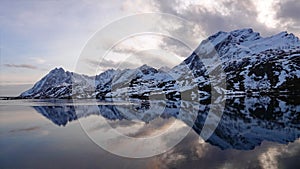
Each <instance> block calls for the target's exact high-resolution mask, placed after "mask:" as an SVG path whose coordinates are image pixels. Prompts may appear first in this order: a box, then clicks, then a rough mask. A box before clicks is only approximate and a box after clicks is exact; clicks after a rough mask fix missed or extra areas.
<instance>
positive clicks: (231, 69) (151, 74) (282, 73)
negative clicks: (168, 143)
mask: <svg viewBox="0 0 300 169" xmlns="http://www.w3.org/2000/svg"><path fill="white" fill-rule="evenodd" d="M218 69H220V70H221V69H222V70H223V71H224V72H225V76H226V77H222V76H221V75H219V74H218V73H216V72H218ZM211 72H215V73H211ZM224 78H225V79H224ZM222 80H226V89H225V87H224V88H222V87H221V88H220V87H219V88H218V87H216V86H218V84H220V83H221V81H222ZM211 83H214V84H215V85H211ZM212 87H213V89H215V90H216V91H217V92H219V93H224V92H225V93H227V94H237V93H238V94H241V93H244V94H245V93H248V94H254V93H272V94H274V93H289V94H294V93H298V94H299V92H300V41H299V38H298V37H296V36H294V35H293V34H289V33H287V32H281V33H279V34H276V35H273V36H270V37H261V36H260V34H259V33H257V32H254V31H253V30H252V29H239V30H234V31H231V32H222V31H221V32H218V33H216V34H214V35H212V36H210V37H209V38H207V39H206V40H204V41H202V42H201V43H200V45H199V46H198V47H197V48H196V49H195V51H194V52H193V53H192V54H191V55H190V56H189V57H188V58H186V59H185V60H184V61H183V62H182V63H180V64H179V65H177V66H175V67H173V68H172V69H166V68H163V69H158V70H157V69H155V68H153V67H150V66H147V65H143V66H141V67H138V68H136V69H124V70H119V69H118V70H113V69H109V70H107V71H104V72H103V73H101V74H99V75H96V76H93V77H89V76H85V75H79V74H76V73H72V72H68V71H65V70H63V69H62V68H59V69H57V68H56V69H54V70H52V71H50V73H49V74H47V75H46V76H45V77H44V78H42V79H41V80H40V81H38V82H37V83H36V84H35V85H34V86H33V87H32V88H31V89H29V90H28V91H25V92H24V93H22V94H21V95H20V97H21V98H71V97H72V98H95V97H96V98H100V99H104V98H107V97H133V98H148V97H149V96H151V97H155V98H160V99H162V98H167V99H173V100H174V99H175V100H176V99H177V100H178V99H180V98H181V97H186V98H192V97H191V96H192V95H195V92H198V94H200V96H201V98H203V97H204V98H205V97H208V96H209V95H210V92H211V90H212ZM192 99H193V98H192Z"/></svg>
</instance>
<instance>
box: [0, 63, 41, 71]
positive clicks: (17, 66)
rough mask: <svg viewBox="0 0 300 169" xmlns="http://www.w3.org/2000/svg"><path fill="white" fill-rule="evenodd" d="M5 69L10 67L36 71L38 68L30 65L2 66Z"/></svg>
mask: <svg viewBox="0 0 300 169" xmlns="http://www.w3.org/2000/svg"><path fill="white" fill-rule="evenodd" d="M4 66H6V67H12V68H24V69H34V70H36V69H38V67H36V66H34V65H30V64H4Z"/></svg>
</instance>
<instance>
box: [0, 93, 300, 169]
mask: <svg viewBox="0 0 300 169" xmlns="http://www.w3.org/2000/svg"><path fill="white" fill-rule="evenodd" d="M89 103H90V102H89V101H83V102H81V103H72V102H65V101H55V102H54V101H53V100H52V101H49V100H38V101H21V100H17V101H4V100H2V101H1V102H0V137H1V138H0V148H1V151H0V168H51V169H53V168H105V169H109V168H112V169H116V168H128V169H132V168H151V169H152V168H291V169H294V168H297V167H298V166H299V162H298V161H299V159H300V140H299V137H300V114H299V112H300V103H299V97H296V96H280V97H279V96H276V97H269V96H260V97H234V98H230V99H228V100H227V101H226V107H225V110H224V113H223V114H222V116H221V121H220V123H218V125H217V128H216V130H215V132H214V133H213V134H212V135H211V136H210V138H209V139H208V140H206V141H204V140H203V139H201V136H199V134H200V132H201V129H202V127H203V124H204V121H205V119H206V118H207V112H208V110H209V109H210V108H211V105H210V104H208V103H202V104H201V106H200V107H198V108H197V113H196V114H192V113H189V109H185V110H186V112H185V111H183V112H182V111H180V107H181V106H182V105H184V106H185V107H192V106H191V105H193V103H189V102H187V103H184V104H180V103H177V102H172V101H170V102H168V103H167V104H166V105H163V104H162V107H163V109H162V111H161V112H159V113H155V112H153V111H148V110H151V104H149V103H148V102H147V101H143V102H137V103H135V104H132V105H127V104H122V103H118V104H112V103H103V102H97V103H93V104H89ZM157 105H160V104H159V103H158V104H157ZM95 108H96V109H95ZM156 110H157V111H158V110H159V107H158V108H157V109H156ZM190 111H192V110H190ZM186 114H189V115H188V116H186ZM81 120H85V121H91V122H93V121H97V124H98V125H97V126H91V128H89V129H85V130H88V131H89V132H91V133H92V132H93V131H95V130H103V126H102V127H101V124H102V123H105V122H107V123H108V124H110V126H111V127H112V129H114V130H116V131H118V132H120V133H122V134H124V135H126V136H128V137H133V138H145V137H151V136H155V135H159V134H160V133H161V132H164V131H166V129H170V126H172V124H174V121H179V122H180V123H178V125H177V126H175V128H180V127H181V128H191V130H190V131H189V133H188V134H187V136H186V137H184V139H183V140H181V141H180V143H179V144H177V145H176V146H175V147H173V148H171V149H169V150H168V151H166V152H165V153H163V154H160V155H157V156H153V157H149V158H126V157H120V156H117V155H114V154H112V153H110V152H108V151H106V150H104V149H103V148H101V147H99V146H98V145H97V144H95V143H94V142H93V141H92V140H91V139H90V138H89V137H88V136H87V134H86V133H85V132H84V130H83V129H82V127H81V122H80V121H81ZM191 121H192V122H193V123H191ZM99 124H100V125H99ZM176 124H177V123H176ZM172 127H173V128H174V126H172ZM102 132H111V131H110V130H103V131H102ZM174 132H176V130H174ZM100 137H101V136H100ZM103 137H104V136H103ZM168 141H170V140H168V139H166V140H161V144H166V142H168ZM114 146H115V147H118V148H123V149H124V151H131V150H129V148H130V147H128V146H127V145H126V144H123V143H122V142H119V143H118V144H115V145H114ZM139 146H140V149H141V151H142V148H143V146H151V145H139Z"/></svg>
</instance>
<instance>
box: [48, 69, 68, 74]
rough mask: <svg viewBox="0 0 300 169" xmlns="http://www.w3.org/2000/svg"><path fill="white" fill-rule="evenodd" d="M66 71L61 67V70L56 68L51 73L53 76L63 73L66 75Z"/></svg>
mask: <svg viewBox="0 0 300 169" xmlns="http://www.w3.org/2000/svg"><path fill="white" fill-rule="evenodd" d="M65 72H66V71H65V70H64V69H63V68H62V67H59V68H57V67H56V68H54V69H52V70H51V71H50V73H51V74H61V73H65Z"/></svg>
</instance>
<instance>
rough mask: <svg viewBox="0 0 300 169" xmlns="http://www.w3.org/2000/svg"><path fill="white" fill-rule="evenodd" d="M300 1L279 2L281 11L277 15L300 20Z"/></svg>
mask: <svg viewBox="0 0 300 169" xmlns="http://www.w3.org/2000/svg"><path fill="white" fill-rule="evenodd" d="M299 9H300V1H298V0H290V1H284V2H281V3H280V4H279V11H278V13H277V16H278V17H280V18H285V19H287V18H288V19H292V20H294V21H299V16H300V10H299Z"/></svg>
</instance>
